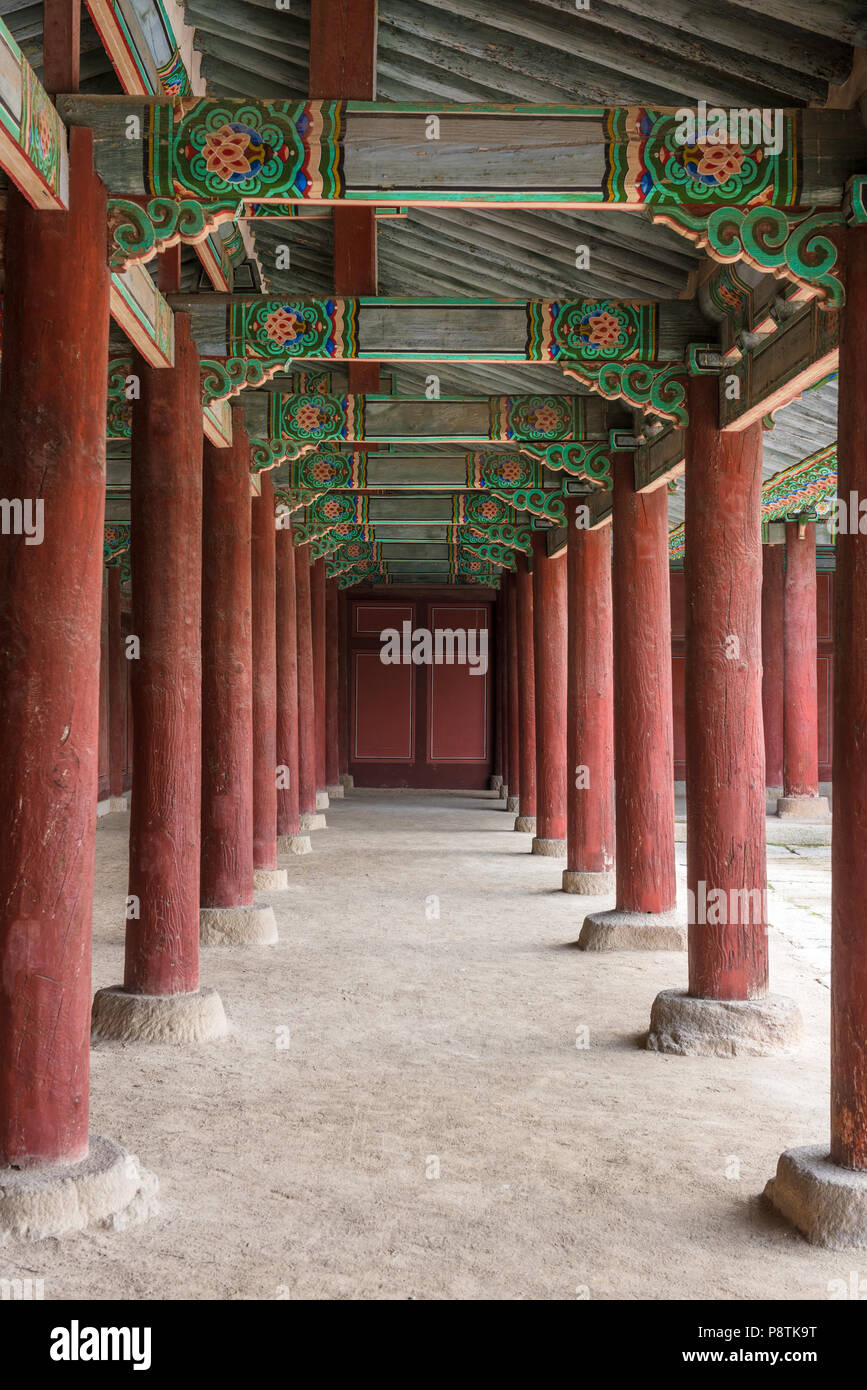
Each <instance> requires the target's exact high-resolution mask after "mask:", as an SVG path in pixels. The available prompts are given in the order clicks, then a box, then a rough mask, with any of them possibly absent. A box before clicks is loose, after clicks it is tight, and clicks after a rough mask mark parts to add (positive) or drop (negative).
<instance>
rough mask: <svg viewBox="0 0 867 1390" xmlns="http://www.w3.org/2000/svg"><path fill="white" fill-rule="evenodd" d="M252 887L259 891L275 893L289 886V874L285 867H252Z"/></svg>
mask: <svg viewBox="0 0 867 1390" xmlns="http://www.w3.org/2000/svg"><path fill="white" fill-rule="evenodd" d="M253 887H254V888H258V889H259V891H260V893H277V892H279V891H280V890H281V889H283V888H288V887H289V875H288V874H287V872H286V870H285V869H254V870H253Z"/></svg>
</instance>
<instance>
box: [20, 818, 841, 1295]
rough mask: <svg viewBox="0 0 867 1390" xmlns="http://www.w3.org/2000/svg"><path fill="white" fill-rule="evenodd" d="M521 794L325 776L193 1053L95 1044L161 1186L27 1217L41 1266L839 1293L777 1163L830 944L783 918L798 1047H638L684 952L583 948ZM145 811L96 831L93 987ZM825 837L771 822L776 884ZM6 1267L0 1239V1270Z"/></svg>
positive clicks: (228, 1286)
mask: <svg viewBox="0 0 867 1390" xmlns="http://www.w3.org/2000/svg"><path fill="white" fill-rule="evenodd" d="M513 820H514V817H513V815H511V814H507V813H506V811H505V809H504V803H503V801H502V800H499V799H497V798H496V797H495V796H494V795H493V794H484V793H470V792H467V793H418V792H415V793H413V792H403V793H401V792H389V791H369V792H365V791H354V792H352V793H350V794H349V795H348V796H347V798H346V799H344V800H342V801H338V802H333V803H332V805H331V807H330V808H329V811H328V829H327V830H323V831H320V832H314V836H313V838H314V841H315V852H314V853H313V854H310V855H305V856H303V857H302V858H297V857H293V858H292V860H291V864H290V857H289V856H281V863H283V864H287V865H289V866H290V868H291V873H292V886H291V888H290V890H289V892H282V893H273V894H271V895H265V900H267V901H268V902H270V903H271V904H272V905H273V907H274V910H275V914H276V917H277V924H278V932H279V938H280V939H279V942H278V943H277V944H276V945H273V946H262V947H259V948H257V949H253V950H249V949H248V950H246V951H243V952H241V953H239V952H237V951H236V950H232V949H221V948H211V949H209V950H205V951H204V952H203V974H204V975H205V976H206V978H207V980H208V982H209V984H212V985H215V986H216V988H217V989H218V991H219V994H220V996H221V998H222V999H223V1001H224V1003H225V1006H226V1011H227V1013H228V1014H229V1015H230V1017H231V1022H232V1027H231V1032H230V1034H229V1036H227V1037H225V1038H223V1039H219V1040H217V1041H213V1042H210V1043H208V1042H205V1043H201V1044H199V1045H198V1046H197V1047H196V1048H192V1049H191V1048H187V1049H185V1051H184V1052H183V1057H182V1061H181V1060H180V1059H179V1054H178V1050H177V1048H175V1047H172V1046H170V1045H167V1044H162V1045H160V1044H153V1045H151V1046H150V1047H148V1048H145V1049H143V1048H142V1047H141V1045H138V1044H124V1045H121V1046H118V1045H117V1044H112V1043H102V1044H100V1043H97V1044H96V1045H95V1046H94V1050H93V1076H92V1106H93V1123H94V1128H95V1129H96V1130H97V1131H105V1130H108V1129H110V1130H111V1132H112V1133H113V1134H115V1135H116V1137H117V1138H118V1139H119V1140H120V1142H121V1143H123V1145H124V1146H125V1147H126V1148H127V1149H128V1150H131V1151H132V1152H133V1153H136V1154H139V1155H142V1156H144V1155H147V1163H148V1166H149V1167H152V1168H153V1169H155V1170H156V1171H157V1172H158V1173H159V1175H160V1187H161V1213H160V1216H159V1217H157V1218H155V1219H153V1220H151V1221H149V1222H147V1223H146V1224H144V1225H140V1226H135V1227H132V1228H130V1229H129V1230H127V1231H121V1232H116V1231H107V1232H99V1231H96V1232H94V1233H93V1235H92V1236H91V1237H89V1239H88V1240H87V1242H86V1243H82V1242H80V1241H77V1242H73V1243H69V1242H61V1243H60V1244H59V1245H58V1243H57V1242H54V1241H51V1242H47V1243H43V1244H42V1245H39V1246H31V1247H29V1248H28V1250H27V1255H26V1263H27V1266H28V1268H30V1269H32V1270H34V1271H37V1272H38V1273H40V1274H44V1277H45V1279H46V1293H47V1295H50V1296H51V1297H53V1298H68V1297H80V1296H82V1295H86V1296H87V1297H92V1298H107V1297H112V1298H117V1297H120V1298H136V1299H140V1298H153V1297H157V1298H169V1299H189V1298H194V1299H203V1298H205V1299H206V1298H219V1299H222V1298H228V1299H273V1298H289V1297H291V1298H293V1299H309V1298H314V1299H316V1298H356V1299H357V1298H393V1299H406V1298H417V1299H455V1298H457V1299H484V1298H495V1299H497V1298H503V1299H511V1298H531V1299H575V1298H576V1297H578V1298H582V1297H588V1298H592V1299H611V1298H628V1299H636V1298H637V1299H694V1298H718V1299H729V1298H735V1299H752V1298H759V1299H762V1298H774V1299H793V1298H795V1299H797V1298H805V1299H825V1298H827V1297H828V1291H829V1281H831V1280H834V1279H838V1278H843V1279H847V1278H848V1270H849V1263H851V1258H850V1257H849V1256H843V1257H841V1256H840V1255H839V1254H835V1253H833V1252H827V1251H821V1250H817V1249H816V1248H814V1247H810V1246H808V1245H807V1244H806V1243H805V1242H803V1241H801V1240H799V1239H793V1238H792V1234H791V1230H790V1228H789V1227H788V1226H787V1225H786V1223H785V1222H783V1221H782V1220H781V1219H780V1218H779V1217H778V1216H776V1215H775V1214H774V1213H773V1211H772V1210H771V1209H770V1208H769V1207H768V1206H766V1205H765V1204H764V1203H763V1202H762V1201H761V1200H760V1195H759V1194H760V1193H761V1190H762V1187H763V1186H764V1183H765V1181H766V1179H767V1178H768V1177H769V1176H770V1175H771V1174H772V1173H773V1171H774V1167H775V1165H776V1159H777V1154H778V1152H779V1149H780V1146H781V1145H783V1146H785V1147H789V1146H792V1145H797V1144H801V1143H804V1142H808V1141H809V1140H810V1138H811V1136H812V1135H813V1134H815V1133H816V1132H817V1131H818V1130H820V1129H821V1126H822V1124H823V1123H824V1121H825V1115H826V1110H827V1067H828V1059H827V1034H828V1002H829V996H828V990H827V987H826V986H824V985H823V984H822V983H820V982H819V980H818V978H817V975H818V972H817V970H816V969H815V968H814V967H813V964H812V962H811V961H810V960H808V959H805V957H804V954H803V952H802V951H801V950H796V949H793V948H792V946H791V944H790V943H789V942H788V941H787V940H785V939H784V938H783V937H782V936H781V935H780V934H779V933H777V932H773V933H772V939H771V966H772V971H773V975H774V978H775V980H776V981H777V982H778V985H777V987H778V988H779V989H780V990H781V992H783V993H785V994H787V995H789V996H791V997H792V998H794V999H796V1001H797V1002H798V1004H799V1006H800V1009H801V1012H802V1015H803V1018H804V1027H805V1038H804V1045H803V1047H802V1048H801V1049H800V1050H799V1052H798V1053H797V1055H795V1056H792V1057H787V1058H780V1057H772V1058H750V1057H741V1058H739V1059H737V1062H736V1063H733V1062H732V1061H731V1060H730V1059H722V1058H678V1057H666V1056H663V1055H660V1054H654V1053H650V1052H647V1051H644V1050H642V1049H641V1046H640V1042H641V1036H642V1034H643V1033H646V1030H647V1017H648V1010H649V1007H650V1004H651V1002H652V1000H653V998H654V996H655V995H656V993H657V992H658V990H660V989H663V988H666V987H669V986H671V985H674V984H681V983H684V982H685V973H686V957H685V954H678V953H673V952H659V953H657V952H642V953H623V954H620V955H612V954H609V953H593V952H586V951H579V950H576V949H574V942H575V939H576V937H577V933H578V930H579V929H580V925H581V922H582V919H583V915H584V911H586V910H587V909H588V908H590V907H592V906H593V905H594V904H595V903H597V902H598V901H599V900H598V899H584V898H580V897H575V896H572V895H569V894H565V893H562V892H560V891H559V877H560V872H559V866H558V865H557V864H556V863H554V862H552V861H551V860H550V859H546V858H544V857H539V856H536V855H532V854H530V853H529V852H528V851H529V847H530V837H529V836H527V835H521V834H515V833H514V831H513V829H512V825H513ZM128 822H129V817H128V815H126V814H123V813H114V814H112V815H109V816H107V817H105V818H104V819H103V820H102V821H101V823H100V827H99V830H98V833H97V893H96V911H95V918H94V983H95V985H96V986H97V987H99V986H101V985H110V984H113V983H114V982H115V981H116V980H117V978H118V977H119V972H120V971H121V969H122V960H123V939H122V934H121V933H120V932H119V930H118V924H119V922H120V921H121V920H122V913H123V900H124V894H125V891H126V854H127V840H128ZM818 852H820V853H821V852H823V853H824V854H825V855H827V850H824V851H818ZM811 853H812V854H813V855H814V856H815V853H817V851H810V850H808V849H805V848H800V849H799V850H798V851H796V852H795V853H793V852H790V851H787V850H785V849H781V848H780V847H777V848H775V847H771V851H770V857H769V871H770V879H771V884H772V889H773V887H774V885H777V886H779V887H780V889H781V891H785V892H787V893H788V894H789V895H792V896H796V895H797V893H798V888H797V884H796V882H794V881H793V869H792V867H791V861H793V860H794V859H795V855H796V854H801V855H803V856H806V857H805V858H804V859H803V860H802V861H801V862H802V863H803V864H804V866H805V870H804V871H805V872H809V871H810V866H811V865H812V868H813V870H815V862H816V861H815V858H813V859H812V860H811V859H810V855H811ZM783 855H785V856H786V857H787V859H788V860H789V861H790V862H789V863H787V864H786V865H785V867H784V869H779V868H777V866H778V865H779V862H780V858H781V856H783ZM775 856H776V857H775ZM678 859H679V860H681V861H682V859H683V854H682V853H679V854H678ZM796 868H797V866H796ZM823 872H824V880H825V888H826V891H827V888H828V887H829V879H830V875H829V872H828V864H827V860H826V861H825V863H824V865H823ZM679 876H681V871H679ZM774 900H775V894H774V893H773V892H772V902H773V901H774ZM611 901H612V902H613V898H612V899H611ZM606 905H607V904H606ZM825 923H826V925H825V931H826V933H827V909H826V915H825ZM826 944H827V943H826ZM46 1245H47V1247H48V1248H46ZM843 1266H845V1268H844V1267H843ZM17 1268H20V1261H16V1260H15V1259H14V1258H13V1259H10V1258H9V1253H8V1252H0V1276H2V1275H3V1274H6V1273H7V1272H8V1273H10V1274H11V1273H12V1272H13V1270H14V1269H17Z"/></svg>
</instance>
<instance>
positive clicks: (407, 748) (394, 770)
mask: <svg viewBox="0 0 867 1390" xmlns="http://www.w3.org/2000/svg"><path fill="white" fill-rule="evenodd" d="M404 623H408V624H409V625H410V628H409V631H410V632H413V631H418V630H420V629H421V628H424V629H426V630H427V631H429V632H430V633H431V634H432V635H433V634H434V633H435V632H436V630H437V629H440V630H443V631H446V630H448V631H450V632H452V633H454V634H456V650H457V651H460V650H462V648H461V645H460V643H461V637H463V642H464V643H467V642H468V641H470V639H468V637H467V634H468V633H469V632H470V631H471V630H472V631H474V632H475V633H476V634H480V633H481V632H485V633H486V634H487V640H488V642H489V644H490V645H489V648H488V663H487V670H486V671H484V673H483V674H482V673H479V674H473V672H472V667H471V665H470V664H469V663H468V662H463V663H462V662H460V661H457V660H456V661H454V662H452V663H448V662H445V661H443V662H432V663H431V664H421V665H416V664H414V663H412V662H411V661H410V662H407V663H401V664H400V665H391V664H388V665H387V664H384V663H383V662H382V660H381V653H382V649H383V641H382V637H381V634H382V633H383V632H384V631H385V630H386V629H392V630H396V631H397V632H402V629H403V624H404ZM490 628H491V607H490V604H488V603H479V604H472V603H468V602H461V601H452V602H450V601H448V600H432V599H431V600H420V599H407V600H406V601H398V600H396V601H393V602H389V601H385V600H378V599H376V600H365V599H357V600H350V606H349V650H348V654H349V661H348V667H349V683H350V688H349V719H350V728H349V770H350V772H351V773H352V776H353V777H354V779H355V782H356V785H357V786H359V787H442V788H443V789H446V788H468V789H476V788H478V789H481V788H484V787H487V785H488V779H489V777H490V775H491V731H492V719H491V715H492V711H491V691H492V690H493V684H492V676H493V657H494V653H493V644H492V634H491V631H490ZM475 641H476V646H475V648H473V647H472V645H470V651H473V650H475V652H476V653H477V654H478V653H479V651H480V642H481V639H480V637H478V636H477V637H476V638H475ZM444 650H445V653H446V654H447V653H448V650H449V644H448V642H447V643H446V645H445V649H444ZM477 664H478V663H477Z"/></svg>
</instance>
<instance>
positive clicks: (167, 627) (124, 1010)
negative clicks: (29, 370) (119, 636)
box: [93, 314, 226, 1042]
mask: <svg viewBox="0 0 867 1390" xmlns="http://www.w3.org/2000/svg"><path fill="white" fill-rule="evenodd" d="M134 371H135V374H136V375H137V376H138V378H139V382H140V388H139V389H140V398H139V399H138V400H137V401H136V402H135V404H134V406H133V415H132V455H131V470H130V473H131V486H130V508H131V510H130V519H131V523H132V525H131V545H130V561H131V565H132V575H133V584H132V635H134V636H135V637H137V638H138V642H139V647H140V651H139V655H138V657H137V658H135V659H133V661H132V667H131V671H130V702H131V707H132V722H133V751H132V784H133V794H132V802H131V811H130V834H129V889H128V897H127V927H126V956H125V966H124V981H123V987H122V988H116V989H108V990H100V991H99V992H98V994H97V995H96V997H95V999H94V1002H93V1029H94V1034H95V1035H97V1036H103V1037H117V1038H124V1039H132V1038H137V1039H141V1040H142V1041H145V1042H167V1041H168V1042H198V1041H201V1040H203V1039H204V1038H208V1037H215V1036H219V1035H220V1034H221V1033H223V1032H225V1029H226V1020H225V1015H224V1014H223V1006H222V1004H221V1002H220V999H219V996H218V995H217V994H216V993H215V992H214V991H213V990H199V854H200V828H199V816H200V806H201V727H202V722H201V721H202V663H201V649H200V642H199V626H200V619H201V606H202V564H201V557H202V412H201V392H200V385H199V354H198V350H197V348H196V344H195V343H194V342H193V341H192V339H191V337H190V321H189V317H188V316H187V315H186V314H178V315H177V316H176V318H175V365H174V367H173V368H170V369H159V370H157V369H156V368H154V367H150V366H148V365H147V363H145V362H144V361H143V360H141V359H137V360H136V362H135V366H134Z"/></svg>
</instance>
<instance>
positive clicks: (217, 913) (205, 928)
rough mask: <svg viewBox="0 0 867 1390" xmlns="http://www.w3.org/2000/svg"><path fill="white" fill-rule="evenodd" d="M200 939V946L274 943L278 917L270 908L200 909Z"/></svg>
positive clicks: (264, 944)
mask: <svg viewBox="0 0 867 1390" xmlns="http://www.w3.org/2000/svg"><path fill="white" fill-rule="evenodd" d="M199 939H200V940H201V943H202V945H203V946H273V944H274V942H275V941H276V940H277V920H276V918H275V916H274V909H273V907H260V906H259V905H258V904H257V903H254V904H253V906H252V907H202V908H199Z"/></svg>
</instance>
